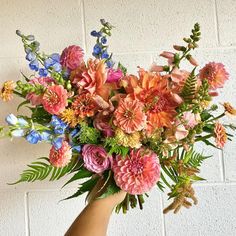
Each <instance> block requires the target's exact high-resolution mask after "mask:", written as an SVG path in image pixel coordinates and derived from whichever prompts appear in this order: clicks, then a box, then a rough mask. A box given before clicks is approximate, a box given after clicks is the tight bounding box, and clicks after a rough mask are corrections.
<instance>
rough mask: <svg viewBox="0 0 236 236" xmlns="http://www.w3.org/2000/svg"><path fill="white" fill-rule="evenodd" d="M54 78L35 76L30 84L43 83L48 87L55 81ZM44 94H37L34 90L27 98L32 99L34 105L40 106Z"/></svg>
mask: <svg viewBox="0 0 236 236" xmlns="http://www.w3.org/2000/svg"><path fill="white" fill-rule="evenodd" d="M53 82H54V79H53V78H51V77H40V78H33V79H31V80H30V81H29V84H33V85H36V86H37V85H42V86H44V87H48V86H49V84H50V83H53ZM42 98H43V94H36V93H34V92H31V93H28V94H27V95H26V99H27V100H29V101H30V103H31V104H32V105H33V106H38V105H40V104H42Z"/></svg>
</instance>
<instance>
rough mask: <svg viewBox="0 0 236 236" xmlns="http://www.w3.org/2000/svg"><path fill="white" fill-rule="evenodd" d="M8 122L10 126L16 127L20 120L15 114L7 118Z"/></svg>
mask: <svg viewBox="0 0 236 236" xmlns="http://www.w3.org/2000/svg"><path fill="white" fill-rule="evenodd" d="M5 120H6V122H7V123H8V125H16V124H17V123H18V119H17V117H16V116H15V115H13V114H9V115H8V116H7V117H6V118H5Z"/></svg>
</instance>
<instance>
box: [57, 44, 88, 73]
mask: <svg viewBox="0 0 236 236" xmlns="http://www.w3.org/2000/svg"><path fill="white" fill-rule="evenodd" d="M83 57H84V52H83V49H82V48H81V47H79V46H75V45H72V46H69V47H67V48H65V49H64V50H63V52H62V54H61V58H60V63H61V64H62V66H64V67H66V68H68V69H69V70H75V69H76V68H77V67H78V66H79V65H80V63H81V62H82V61H83Z"/></svg>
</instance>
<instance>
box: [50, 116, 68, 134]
mask: <svg viewBox="0 0 236 236" xmlns="http://www.w3.org/2000/svg"><path fill="white" fill-rule="evenodd" d="M50 125H51V126H53V127H54V133H55V134H64V132H65V130H66V128H67V127H68V125H67V124H66V123H65V122H63V121H62V120H61V119H60V118H58V117H57V116H55V115H53V116H52V119H51V122H50Z"/></svg>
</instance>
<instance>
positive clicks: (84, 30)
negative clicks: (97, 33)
mask: <svg viewBox="0 0 236 236" xmlns="http://www.w3.org/2000/svg"><path fill="white" fill-rule="evenodd" d="M80 2H81V20H82V30H83V41H84V53H85V54H86V53H87V50H88V48H87V36H86V24H85V7H84V0H80Z"/></svg>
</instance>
